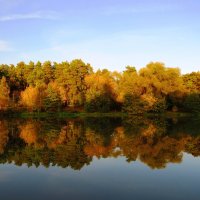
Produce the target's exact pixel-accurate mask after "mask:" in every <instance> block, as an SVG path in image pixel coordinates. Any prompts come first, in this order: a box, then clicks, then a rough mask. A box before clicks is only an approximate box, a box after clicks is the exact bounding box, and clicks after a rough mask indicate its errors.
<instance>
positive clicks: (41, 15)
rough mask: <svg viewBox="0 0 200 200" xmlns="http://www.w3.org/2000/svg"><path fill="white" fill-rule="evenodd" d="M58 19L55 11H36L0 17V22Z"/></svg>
mask: <svg viewBox="0 0 200 200" xmlns="http://www.w3.org/2000/svg"><path fill="white" fill-rule="evenodd" d="M59 18H60V16H59V15H58V13H57V12H55V11H37V12H33V13H25V14H11V15H6V16H0V22H6V21H15V20H31V19H48V20H56V19H59Z"/></svg>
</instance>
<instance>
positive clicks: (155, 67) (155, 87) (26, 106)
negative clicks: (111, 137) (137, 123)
mask: <svg viewBox="0 0 200 200" xmlns="http://www.w3.org/2000/svg"><path fill="white" fill-rule="evenodd" d="M77 109H78V110H82V111H83V110H85V111H87V112H110V111H121V110H122V111H124V112H128V113H131V114H143V113H146V112H153V113H160V112H164V111H166V110H171V111H174V112H177V111H187V112H200V72H192V73H190V74H185V75H181V73H180V70H179V69H178V68H168V67H165V65H164V64H163V63H159V62H155V63H153V62H152V63H149V64H148V65H147V66H146V67H144V68H142V69H140V70H139V71H137V70H136V69H135V67H132V66H127V67H126V69H125V71H123V72H121V73H119V72H116V71H114V72H110V71H108V70H107V69H104V70H97V71H96V72H94V71H93V69H92V67H91V66H90V64H86V63H84V62H83V61H82V60H78V59H77V60H73V61H72V62H70V63H69V62H62V63H51V62H50V61H46V62H44V63H40V62H37V63H33V62H30V63H29V64H26V63H24V62H20V63H18V64H17V65H16V66H14V65H0V111H5V110H11V111H12V110H14V111H16V110H18V111H23V110H28V111H31V112H32V111H38V112H39V111H59V110H77Z"/></svg>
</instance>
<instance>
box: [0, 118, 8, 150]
mask: <svg viewBox="0 0 200 200" xmlns="http://www.w3.org/2000/svg"><path fill="white" fill-rule="evenodd" d="M7 142H8V127H7V123H6V121H0V154H3V153H4V148H5V146H6V144H7Z"/></svg>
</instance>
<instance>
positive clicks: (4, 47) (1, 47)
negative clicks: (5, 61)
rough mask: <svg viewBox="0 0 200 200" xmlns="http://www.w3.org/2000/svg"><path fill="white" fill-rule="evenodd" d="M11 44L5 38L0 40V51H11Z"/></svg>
mask: <svg viewBox="0 0 200 200" xmlns="http://www.w3.org/2000/svg"><path fill="white" fill-rule="evenodd" d="M11 50H12V48H11V46H10V44H9V43H8V42H6V41H4V40H0V52H5V51H11Z"/></svg>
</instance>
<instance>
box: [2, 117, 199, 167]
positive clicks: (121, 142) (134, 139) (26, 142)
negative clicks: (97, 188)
mask: <svg viewBox="0 0 200 200" xmlns="http://www.w3.org/2000/svg"><path fill="white" fill-rule="evenodd" d="M125 120H127V121H125ZM180 121H181V120H180ZM191 123H194V124H195V125H196V126H197V127H196V128H195V130H199V126H200V124H199V123H197V121H196V120H195V121H194V122H193V121H192V120H191V121H190V126H192V125H191ZM14 124H15V125H14V127H15V128H12V127H9V126H13V123H11V124H9V123H8V122H6V121H0V162H1V163H5V162H9V163H10V162H14V163H15V164H16V165H22V164H27V165H28V166H32V165H35V166H39V165H44V166H46V167H49V166H51V165H53V166H55V165H57V166H61V167H64V168H65V167H71V168H73V169H75V170H79V169H81V168H82V167H83V166H84V165H88V164H89V163H90V162H91V160H92V157H94V156H96V157H97V158H107V157H118V156H124V157H126V158H127V161H128V162H131V161H136V160H138V159H139V160H140V161H142V162H143V163H145V164H147V165H148V166H149V167H151V168H153V169H155V168H164V167H166V165H167V164H168V163H180V162H181V161H182V155H183V152H187V153H190V154H192V155H194V156H199V155H200V136H199V135H198V134H194V129H189V128H186V125H185V124H184V126H180V125H181V124H180V122H179V120H175V121H174V120H173V121H170V120H167V121H166V120H164V119H154V120H149V119H143V118H139V119H136V118H134V119H123V123H122V122H121V119H113V118H101V119H98V118H94V119H92V118H90V119H84V120H81V119H69V120H66V121H62V122H58V123H56V122H55V121H53V122H52V121H45V120H44V121H38V120H26V121H24V122H23V123H19V122H17V123H14ZM16 126H18V128H16ZM8 127H9V129H8ZM137 128H138V129H137ZM190 130H191V131H192V132H190ZM13 131H15V132H16V133H14V132H13ZM196 133H197V132H196Z"/></svg>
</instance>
